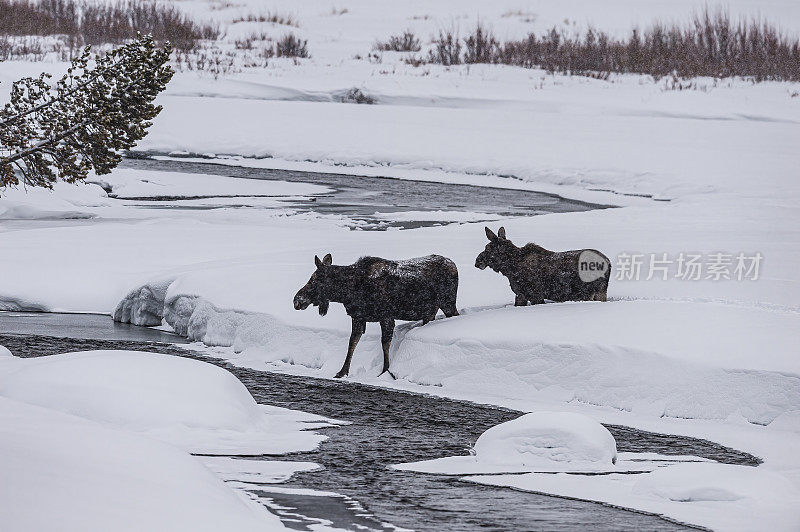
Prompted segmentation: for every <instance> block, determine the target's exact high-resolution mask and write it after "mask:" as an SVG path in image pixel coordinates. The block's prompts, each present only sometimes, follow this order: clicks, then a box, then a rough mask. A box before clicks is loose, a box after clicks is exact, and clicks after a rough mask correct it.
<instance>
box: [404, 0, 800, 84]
mask: <svg viewBox="0 0 800 532" xmlns="http://www.w3.org/2000/svg"><path fill="white" fill-rule="evenodd" d="M421 62H422V61H420V60H419V59H417V60H416V61H414V62H413V63H414V64H419V63H421ZM427 62H429V63H437V64H442V65H455V64H462V63H467V64H469V63H497V64H505V65H514V66H521V67H526V68H543V69H545V70H547V71H548V72H559V73H565V74H578V75H590V76H593V77H608V75H609V74H610V73H623V74H624V73H635V74H649V75H651V76H653V77H654V78H656V79H659V78H662V77H664V76H670V75H672V76H676V77H679V78H694V77H713V78H727V77H733V76H739V77H745V78H752V79H753V80H755V81H768V80H773V81H800V40H799V39H798V38H796V37H795V38H792V37H789V36H787V35H785V34H784V33H782V32H781V31H780V30H778V29H777V27H776V26H775V25H773V24H771V23H769V22H766V21H761V20H760V19H755V18H753V19H749V20H740V21H736V22H734V21H733V20H731V18H730V16H729V15H728V14H727V13H726V12H724V11H721V10H720V11H717V12H715V13H714V14H712V13H711V12H709V11H708V10H706V11H704V12H703V13H702V14H700V15H696V16H695V17H694V18H693V19H692V20H691V21H690V23H689V24H686V25H680V24H672V25H666V24H663V23H660V22H656V23H654V24H652V25H651V26H649V27H647V28H646V29H644V30H640V29H638V28H634V29H633V30H632V31H631V34H630V35H629V36H628V37H626V38H613V37H611V36H609V35H608V34H607V33H605V32H602V31H598V30H596V29H594V28H591V27H590V28H589V29H587V30H586V31H585V33H583V34H582V35H574V34H570V33H568V32H567V31H565V30H558V29H556V28H553V29H552V30H550V31H549V32H547V33H545V34H544V35H539V36H537V35H535V34H533V33H531V34H530V35H528V37H527V38H524V39H521V40H518V41H507V42H502V43H501V42H500V41H498V40H497V38H495V36H494V35H493V33H492V31H491V30H490V29H488V28H487V27H486V26H484V25H483V24H480V23H479V24H478V25H477V26H476V28H475V29H474V30H473V31H472V33H470V34H469V35H468V36H467V37H466V38H463V39H461V38H459V36H458V33H457V32H456V31H454V30H450V31H440V33H439V35H438V37H436V38H435V39H434V40H433V47H432V49H431V50H430V51H429V53H428V57H427Z"/></svg>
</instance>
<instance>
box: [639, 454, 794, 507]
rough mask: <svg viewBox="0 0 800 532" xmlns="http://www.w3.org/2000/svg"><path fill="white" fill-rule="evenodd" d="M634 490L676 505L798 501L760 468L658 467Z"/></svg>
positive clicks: (774, 476) (787, 487) (711, 465)
mask: <svg viewBox="0 0 800 532" xmlns="http://www.w3.org/2000/svg"><path fill="white" fill-rule="evenodd" d="M633 490H634V492H635V493H638V494H639V495H646V496H655V497H658V498H661V499H667V500H670V501H675V502H706V501H738V500H740V499H752V500H753V501H760V500H762V499H769V498H770V497H777V498H778V499H783V498H786V500H795V501H796V500H797V499H798V498H800V492H798V490H797V488H795V487H794V485H793V484H792V483H791V482H789V481H788V480H787V479H786V477H784V476H781V475H778V474H775V473H772V472H770V471H767V470H765V469H764V468H763V467H758V468H756V467H749V466H740V465H728V464H717V463H700V464H697V463H691V464H677V465H672V466H670V467H664V468H660V469H657V470H656V471H653V472H652V473H650V474H647V475H642V478H641V480H639V481H637V482H636V484H635V486H634V488H633ZM778 494H780V495H778Z"/></svg>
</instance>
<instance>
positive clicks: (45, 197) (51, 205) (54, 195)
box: [0, 182, 108, 220]
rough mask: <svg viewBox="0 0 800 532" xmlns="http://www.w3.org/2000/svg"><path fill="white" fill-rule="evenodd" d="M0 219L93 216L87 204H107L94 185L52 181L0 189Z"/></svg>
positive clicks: (98, 188)
mask: <svg viewBox="0 0 800 532" xmlns="http://www.w3.org/2000/svg"><path fill="white" fill-rule="evenodd" d="M0 192H1V194H0V220H85V219H90V218H94V217H95V216H97V214H96V213H95V212H92V211H91V210H90V209H91V208H97V207H105V206H108V199H107V198H106V194H105V192H104V191H103V189H101V188H100V187H99V186H96V185H74V184H69V183H64V182H59V183H56V184H55V185H54V186H53V190H45V189H42V188H39V187H31V188H24V187H18V188H6V189H3V190H2V191H0Z"/></svg>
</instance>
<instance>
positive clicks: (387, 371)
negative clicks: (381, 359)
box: [378, 369, 397, 380]
mask: <svg viewBox="0 0 800 532" xmlns="http://www.w3.org/2000/svg"><path fill="white" fill-rule="evenodd" d="M384 373H388V374H389V375H391V376H392V378H393V379H394V380H397V377H395V376H394V373H392V372H391V371H389V370H388V369H385V370H383V371H381V372H380V373H379V374H378V377H380V376H381V375H383V374H384Z"/></svg>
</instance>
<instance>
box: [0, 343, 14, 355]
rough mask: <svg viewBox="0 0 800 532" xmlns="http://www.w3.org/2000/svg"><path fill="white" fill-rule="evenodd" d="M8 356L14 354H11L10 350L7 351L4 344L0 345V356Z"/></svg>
mask: <svg viewBox="0 0 800 532" xmlns="http://www.w3.org/2000/svg"><path fill="white" fill-rule="evenodd" d="M10 356H14V355H12V354H11V351H9V350H8V348H7V347H6V346H4V345H0V357H10Z"/></svg>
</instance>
